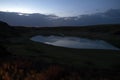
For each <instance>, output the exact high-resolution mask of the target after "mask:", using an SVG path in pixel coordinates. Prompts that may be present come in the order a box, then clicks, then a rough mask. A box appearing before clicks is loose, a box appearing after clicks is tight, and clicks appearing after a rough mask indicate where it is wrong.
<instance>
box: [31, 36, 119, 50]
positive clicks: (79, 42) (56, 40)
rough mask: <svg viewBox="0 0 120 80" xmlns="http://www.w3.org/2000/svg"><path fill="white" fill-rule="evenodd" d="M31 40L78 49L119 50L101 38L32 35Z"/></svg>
mask: <svg viewBox="0 0 120 80" xmlns="http://www.w3.org/2000/svg"><path fill="white" fill-rule="evenodd" d="M31 40H33V41H36V42H43V43H45V44H50V45H54V46H61V47H68V48H79V49H111V50H119V48H116V47H114V46H112V45H111V44H109V43H107V42H105V41H103V40H91V39H85V38H79V37H61V36H39V35H38V36H34V37H32V38H31Z"/></svg>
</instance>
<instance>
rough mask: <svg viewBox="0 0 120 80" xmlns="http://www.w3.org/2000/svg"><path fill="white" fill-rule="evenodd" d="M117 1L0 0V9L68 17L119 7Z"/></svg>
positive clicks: (118, 1)
mask: <svg viewBox="0 0 120 80" xmlns="http://www.w3.org/2000/svg"><path fill="white" fill-rule="evenodd" d="M119 3H120V0H0V11H8V12H21V13H41V14H55V15H57V16H60V17H70V16H77V15H85V14H93V13H96V12H104V11H107V10H109V9H120V5H119Z"/></svg>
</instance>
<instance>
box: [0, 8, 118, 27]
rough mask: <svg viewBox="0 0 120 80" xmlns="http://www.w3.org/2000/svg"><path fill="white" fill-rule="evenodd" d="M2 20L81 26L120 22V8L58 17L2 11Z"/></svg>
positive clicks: (44, 24) (22, 23)
mask: <svg viewBox="0 0 120 80" xmlns="http://www.w3.org/2000/svg"><path fill="white" fill-rule="evenodd" d="M0 20H1V21H5V22H7V23H8V24H10V25H15V26H35V27H36V26H81V25H96V24H120V9H110V10H108V11H106V12H104V13H95V14H88V15H80V16H73V17H58V16H56V15H44V14H39V13H34V14H25V13H15V12H0Z"/></svg>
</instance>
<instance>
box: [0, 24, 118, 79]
mask: <svg viewBox="0 0 120 80" xmlns="http://www.w3.org/2000/svg"><path fill="white" fill-rule="evenodd" d="M35 35H44V36H49V35H58V36H77V37H83V38H89V39H100V40H105V41H107V42H109V43H111V44H113V45H114V46H116V47H119V48H120V37H119V36H120V25H95V26H86V27H85V26H84V27H83V26H81V27H72V26H71V27H43V28H35V27H19V26H16V27H15V26H9V25H8V24H6V23H3V22H2V23H1V22H0V76H1V77H0V79H1V80H2V79H3V78H4V80H16V79H18V80H19V79H22V80H71V79H72V80H105V79H107V80H111V79H112V80H120V77H119V75H120V51H116V50H102V49H101V50H97V49H72V48H64V47H58V46H51V45H47V44H43V43H38V42H34V41H31V40H30V38H31V37H32V36H35ZM28 64H29V65H28ZM12 67H13V68H14V69H13V68H12ZM6 70H7V71H6ZM11 70H13V73H11ZM16 70H17V71H16ZM21 71H22V72H21ZM16 72H17V73H16ZM11 74H12V75H11ZM114 74H115V75H114ZM15 77H16V79H15Z"/></svg>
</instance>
